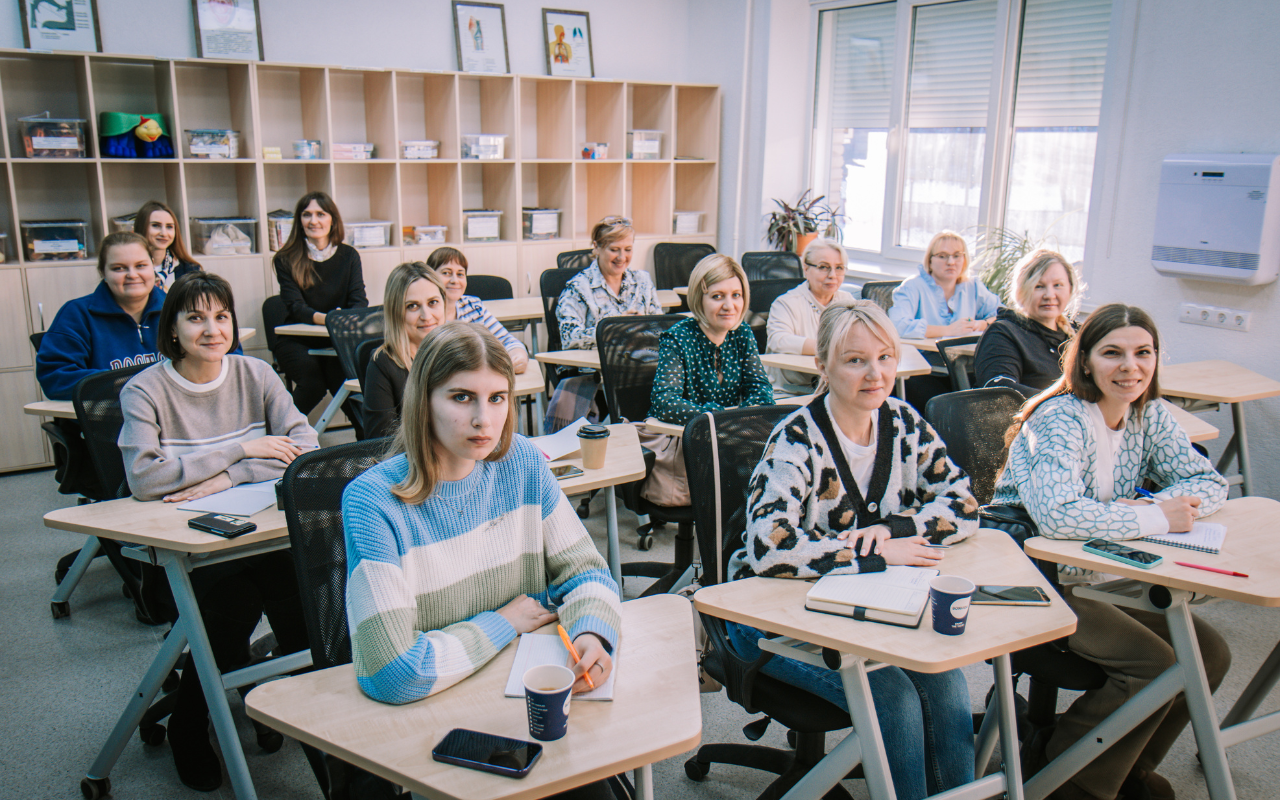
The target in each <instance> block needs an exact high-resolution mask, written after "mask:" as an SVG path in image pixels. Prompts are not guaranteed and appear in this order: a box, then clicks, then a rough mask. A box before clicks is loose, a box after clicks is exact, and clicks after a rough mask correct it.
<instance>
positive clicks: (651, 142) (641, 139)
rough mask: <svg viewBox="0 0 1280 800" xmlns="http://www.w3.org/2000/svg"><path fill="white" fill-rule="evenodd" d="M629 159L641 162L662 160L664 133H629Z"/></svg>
mask: <svg viewBox="0 0 1280 800" xmlns="http://www.w3.org/2000/svg"><path fill="white" fill-rule="evenodd" d="M627 158H631V159H636V160H640V161H644V160H657V159H659V158H662V131H627Z"/></svg>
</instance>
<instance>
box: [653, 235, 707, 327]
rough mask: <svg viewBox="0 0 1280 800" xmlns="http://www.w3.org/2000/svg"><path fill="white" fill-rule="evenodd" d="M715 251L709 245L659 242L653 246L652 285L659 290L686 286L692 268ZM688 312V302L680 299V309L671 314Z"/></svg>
mask: <svg viewBox="0 0 1280 800" xmlns="http://www.w3.org/2000/svg"><path fill="white" fill-rule="evenodd" d="M715 251H716V249H715V248H714V247H712V246H711V245H709V244H702V243H701V242H659V243H658V244H656V245H654V246H653V276H654V277H653V279H654V283H655V284H656V285H657V287H658V288H659V289H674V288H676V287H677V286H688V285H689V276H690V275H692V274H693V268H694V267H696V266H698V262H699V261H701V260H702V259H704V258H706V257H707V256H709V255H711V254H713V253H714V252H715ZM688 310H689V304H688V301H687V300H686V299H685V298H683V297H682V298H680V307H679V308H675V309H672V313H673V314H674V313H676V312H678V311H688Z"/></svg>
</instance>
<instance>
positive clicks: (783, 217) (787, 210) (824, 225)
mask: <svg viewBox="0 0 1280 800" xmlns="http://www.w3.org/2000/svg"><path fill="white" fill-rule="evenodd" d="M812 194H813V190H812V189H807V190H805V193H804V194H802V195H800V199H799V200H797V201H796V203H795V205H789V204H787V203H786V202H784V201H782V200H778V199H776V198H775V199H774V201H773V202H774V203H775V204H776V205H777V206H778V210H777V211H770V212H769V227H768V230H767V231H766V232H765V238H766V239H767V240H768V242H769V244H771V245H773V246H774V247H775V248H776V249H778V250H792V251H794V252H796V253H802V252H804V248H805V247H806V246H808V244H809V242H811V241H813V239H814V238H815V237H816V236H817V235H818V233H819V232H821V233H823V234H824V235H826V236H835V235H837V234H838V231H839V228H838V222H839V220H841V219H843V218H844V217H843V215H842V214H840V213H839V212H838V211H837V210H836V209H833V208H832V207H831V206H829V205H827V204H825V203H823V202H822V201H823V200H825V199H826V195H819V196H817V197H811V196H810V195H812Z"/></svg>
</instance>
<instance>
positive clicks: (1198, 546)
mask: <svg viewBox="0 0 1280 800" xmlns="http://www.w3.org/2000/svg"><path fill="white" fill-rule="evenodd" d="M1226 538H1227V526H1226V525H1219V524H1218V523H1216V522H1193V523H1192V524H1191V530H1189V531H1187V532H1186V533H1161V534H1158V535H1156V536H1144V537H1142V538H1141V539H1140V540H1139V541H1143V542H1154V543H1156V544H1167V545H1169V546H1170V547H1181V548H1184V549H1186V550H1195V551H1197V552H1200V553H1212V554H1214V555H1217V554H1218V552H1219V551H1220V550H1222V543H1223V542H1224V541H1225V540H1226Z"/></svg>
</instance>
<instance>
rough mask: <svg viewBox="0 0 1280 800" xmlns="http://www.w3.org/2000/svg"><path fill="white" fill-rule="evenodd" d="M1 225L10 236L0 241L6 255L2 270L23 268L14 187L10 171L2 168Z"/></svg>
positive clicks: (0, 174) (0, 170)
mask: <svg viewBox="0 0 1280 800" xmlns="http://www.w3.org/2000/svg"><path fill="white" fill-rule="evenodd" d="M0 225H4V226H5V227H4V231H5V232H6V233H8V234H9V235H8V236H7V237H5V238H4V239H3V240H0V252H3V254H4V263H2V264H0V268H5V269H13V268H15V267H20V266H22V264H21V262H20V261H19V260H18V251H19V250H21V249H22V237H21V236H20V235H19V232H18V220H17V217H16V216H15V215H14V213H13V187H12V186H11V185H10V181H9V170H8V169H3V168H0Z"/></svg>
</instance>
